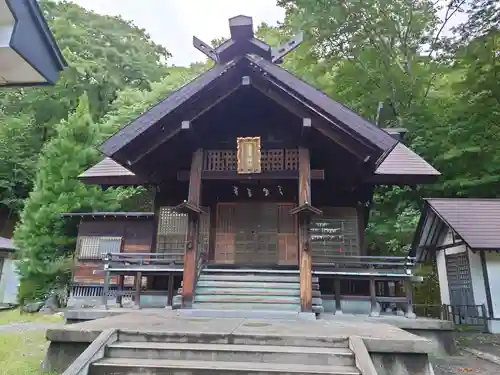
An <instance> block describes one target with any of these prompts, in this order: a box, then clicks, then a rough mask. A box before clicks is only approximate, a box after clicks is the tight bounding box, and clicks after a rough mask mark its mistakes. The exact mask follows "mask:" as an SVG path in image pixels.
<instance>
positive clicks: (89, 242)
mask: <svg viewBox="0 0 500 375" xmlns="http://www.w3.org/2000/svg"><path fill="white" fill-rule="evenodd" d="M121 245H122V238H121V237H99V236H80V237H78V242H77V254H78V258H79V259H102V257H103V256H104V255H105V254H108V253H112V254H117V253H119V252H120V251H121Z"/></svg>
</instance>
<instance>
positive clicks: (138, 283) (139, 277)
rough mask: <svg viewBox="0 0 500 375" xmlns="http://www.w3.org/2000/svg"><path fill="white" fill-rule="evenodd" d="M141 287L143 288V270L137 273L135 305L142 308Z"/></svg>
mask: <svg viewBox="0 0 500 375" xmlns="http://www.w3.org/2000/svg"><path fill="white" fill-rule="evenodd" d="M141 288H142V272H137V274H136V275H135V298H134V300H135V301H134V302H135V307H136V308H138V309H140V308H141Z"/></svg>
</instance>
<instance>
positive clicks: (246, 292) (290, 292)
mask: <svg viewBox="0 0 500 375" xmlns="http://www.w3.org/2000/svg"><path fill="white" fill-rule="evenodd" d="M207 294H210V295H216V294H224V295H238V296H250V295H258V296H291V297H300V289H299V288H298V287H297V288H293V289H279V288H213V287H202V286H199V285H198V287H197V288H196V295H197V296H199V295H207Z"/></svg>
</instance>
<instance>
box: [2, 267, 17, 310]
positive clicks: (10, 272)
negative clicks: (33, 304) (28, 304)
mask: <svg viewBox="0 0 500 375" xmlns="http://www.w3.org/2000/svg"><path fill="white" fill-rule="evenodd" d="M18 289H19V275H18V274H17V272H16V267H15V261H14V260H12V259H8V258H5V259H4V261H3V269H2V275H1V279H0V303H17V291H18Z"/></svg>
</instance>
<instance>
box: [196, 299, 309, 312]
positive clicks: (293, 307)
mask: <svg viewBox="0 0 500 375" xmlns="http://www.w3.org/2000/svg"><path fill="white" fill-rule="evenodd" d="M193 309H205V310H221V309H228V310H269V311H297V312H298V311H300V305H299V304H298V303H291V304H286V303H245V302H236V303H234V302H233V301H232V300H231V301H229V302H215V301H210V302H202V301H198V300H196V299H195V303H194V304H193Z"/></svg>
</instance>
